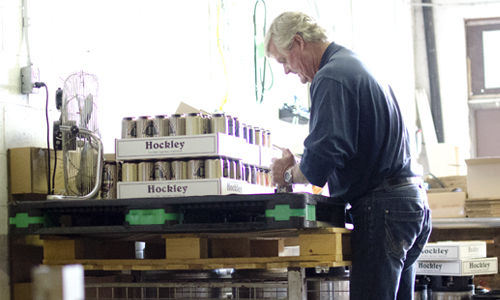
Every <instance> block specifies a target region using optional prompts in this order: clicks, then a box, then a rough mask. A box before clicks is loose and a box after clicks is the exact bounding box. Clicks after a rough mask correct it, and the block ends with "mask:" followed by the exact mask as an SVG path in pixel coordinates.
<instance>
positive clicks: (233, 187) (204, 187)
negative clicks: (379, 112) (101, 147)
mask: <svg viewBox="0 0 500 300" xmlns="http://www.w3.org/2000/svg"><path fill="white" fill-rule="evenodd" d="M269 193H274V188H272V187H267V186H262V185H258V184H250V183H248V182H245V181H242V180H235V179H228V178H216V179H187V180H166V181H134V182H118V185H117V197H118V199H129V198H154V197H184V196H203V195H228V194H269Z"/></svg>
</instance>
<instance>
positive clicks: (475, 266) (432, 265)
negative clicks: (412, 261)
mask: <svg viewBox="0 0 500 300" xmlns="http://www.w3.org/2000/svg"><path fill="white" fill-rule="evenodd" d="M416 266H417V268H416V272H417V275H437V276H469V275H487V274H496V273H498V260H497V258H496V257H488V258H471V259H464V260H456V261H421V260H418V261H417V262H416Z"/></svg>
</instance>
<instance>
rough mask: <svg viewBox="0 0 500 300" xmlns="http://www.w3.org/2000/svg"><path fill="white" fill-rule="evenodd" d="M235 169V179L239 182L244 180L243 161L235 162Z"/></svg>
mask: <svg viewBox="0 0 500 300" xmlns="http://www.w3.org/2000/svg"><path fill="white" fill-rule="evenodd" d="M234 165H235V167H234V169H235V172H236V173H235V178H234V179H237V180H244V179H243V168H242V167H243V164H242V163H241V160H235V161H234Z"/></svg>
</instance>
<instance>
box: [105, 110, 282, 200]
mask: <svg viewBox="0 0 500 300" xmlns="http://www.w3.org/2000/svg"><path fill="white" fill-rule="evenodd" d="M134 121H135V122H134ZM134 123H135V124H134ZM162 127H163V128H164V129H161V128H162ZM148 128H149V129H148ZM115 146H116V161H117V162H118V164H117V165H118V168H119V169H121V171H120V172H119V173H121V175H117V177H120V179H121V180H119V181H118V183H117V192H116V196H117V198H149V197H174V196H176V197H177V196H198V195H224V194H258V193H273V192H274V187H273V186H271V177H270V170H269V167H270V164H271V159H272V157H280V156H281V151H279V150H277V149H274V148H273V147H272V146H271V142H270V132H269V131H266V130H262V129H260V128H258V127H253V126H247V125H244V124H239V121H238V119H237V118H233V117H230V116H227V115H224V114H213V115H203V114H200V113H190V114H185V115H171V116H157V117H154V118H149V117H139V118H124V120H123V124H122V139H117V140H116V145H115ZM105 171H106V167H105ZM103 177H104V178H107V176H106V175H105V176H103Z"/></svg>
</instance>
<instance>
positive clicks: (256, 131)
mask: <svg viewBox="0 0 500 300" xmlns="http://www.w3.org/2000/svg"><path fill="white" fill-rule="evenodd" d="M253 131H254V141H255V142H254V144H255V145H262V134H261V131H262V130H261V129H260V128H259V127H254V129H253Z"/></svg>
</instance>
